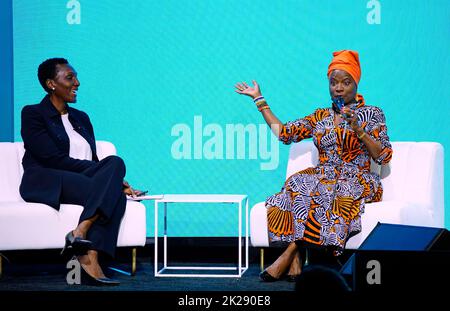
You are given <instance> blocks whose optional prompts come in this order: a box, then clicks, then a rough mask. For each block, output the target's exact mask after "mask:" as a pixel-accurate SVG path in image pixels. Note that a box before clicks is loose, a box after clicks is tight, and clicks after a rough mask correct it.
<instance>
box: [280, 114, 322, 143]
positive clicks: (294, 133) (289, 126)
mask: <svg viewBox="0 0 450 311" xmlns="http://www.w3.org/2000/svg"><path fill="white" fill-rule="evenodd" d="M324 112H325V109H317V110H316V111H314V112H313V113H312V114H310V115H308V116H306V117H304V118H301V119H297V120H295V121H289V122H286V123H285V124H284V125H283V127H282V128H281V133H280V138H279V139H280V141H282V142H283V143H284V144H286V145H289V144H290V143H292V142H294V143H297V142H299V141H301V140H303V139H306V138H310V137H312V132H313V129H314V128H315V126H316V124H317V120H320V116H321V114H323V113H324Z"/></svg>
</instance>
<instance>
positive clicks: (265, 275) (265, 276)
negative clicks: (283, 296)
mask: <svg viewBox="0 0 450 311" xmlns="http://www.w3.org/2000/svg"><path fill="white" fill-rule="evenodd" d="M259 278H260V279H261V280H262V281H264V282H276V281H279V280H280V279H277V278H274V277H273V276H271V275H270V274H269V272H267V271H266V270H264V271H263V272H261V273H260V274H259Z"/></svg>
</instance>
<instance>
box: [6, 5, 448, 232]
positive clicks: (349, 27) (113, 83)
mask: <svg viewBox="0 0 450 311" xmlns="http://www.w3.org/2000/svg"><path fill="white" fill-rule="evenodd" d="M377 3H378V5H379V14H378V17H379V20H378V23H369V22H368V19H369V20H374V16H373V14H374V11H373V10H374V9H376V5H377ZM77 12H78V13H79V14H76V13H77ZM375 19H376V18H375ZM13 23H14V24H13V26H14V27H13V29H14V82H15V83H14V99H15V100H14V138H15V140H16V141H20V140H21V136H20V111H21V109H22V107H23V106H24V105H27V104H33V103H38V102H39V101H40V100H41V98H42V97H43V96H44V95H45V94H44V91H43V90H42V88H41V86H40V84H39V82H38V79H37V67H38V65H39V64H40V63H41V62H42V61H43V60H45V59H47V58H50V57H64V58H67V59H68V60H69V62H70V63H71V64H72V65H73V66H74V68H75V69H76V70H77V72H78V77H79V80H80V82H81V86H80V88H79V92H78V102H77V103H76V104H73V107H76V108H78V109H80V110H83V111H85V112H87V113H88V114H89V116H90V118H91V121H92V123H93V125H94V129H95V134H96V138H97V140H107V141H111V142H113V143H114V144H115V146H116V147H117V150H118V155H120V156H121V157H122V158H123V159H124V160H125V163H126V164H127V177H126V179H127V180H128V181H129V182H130V184H131V185H132V186H133V187H135V188H138V189H145V190H149V191H150V192H151V193H155V194H156V193H220V194H247V195H248V196H249V202H250V207H251V206H252V205H254V204H256V203H257V202H260V201H264V200H265V198H266V197H267V196H269V195H271V194H273V193H275V192H278V191H279V190H280V189H281V187H282V185H283V182H284V179H285V172H286V164H287V159H288V152H289V147H288V146H284V145H281V144H280V145H271V143H270V140H269V137H270V136H269V132H268V131H267V132H266V133H264V132H262V131H261V132H258V134H259V135H261V137H264V135H266V138H267V142H268V145H267V146H266V147H267V148H268V150H270V149H271V148H272V149H274V148H279V163H278V165H277V166H276V167H274V168H273V169H266V170H264V169H262V168H261V164H262V163H264V162H268V160H264V159H263V158H262V157H261V155H264V153H263V152H260V151H258V153H257V156H256V158H255V156H254V154H253V156H252V155H251V153H250V151H249V150H250V149H251V148H254V149H253V150H259V149H258V148H260V147H261V144H260V141H259V140H255V139H251V138H252V136H251V134H249V133H247V134H246V136H245V137H246V139H245V141H243V142H242V141H241V142H240V143H239V142H237V139H235V141H232V142H231V143H230V146H234V147H235V152H234V153H233V152H231V151H229V152H231V154H230V155H231V156H230V157H228V158H227V157H226V150H224V148H223V146H224V144H225V143H224V144H222V145H221V146H222V150H220V149H221V148H220V145H219V144H213V143H212V141H210V145H207V144H206V142H207V141H208V140H209V139H212V138H213V137H216V138H217V139H218V137H219V136H220V135H219V134H220V131H222V140H223V142H226V141H227V139H228V140H229V139H231V138H230V137H226V126H227V124H228V125H230V124H231V125H236V124H241V125H242V126H247V125H249V124H253V125H254V126H255V127H256V128H257V129H259V125H260V124H263V125H264V124H265V123H264V120H263V119H262V117H261V115H260V113H259V112H258V111H257V109H256V108H255V106H254V104H253V103H252V101H251V100H250V98H248V97H244V96H241V95H238V94H237V93H235V92H234V84H235V83H236V82H239V81H247V82H251V80H252V79H255V80H257V81H258V82H259V84H260V86H261V89H262V91H263V95H264V96H265V97H266V99H267V101H268V103H269V104H270V106H271V108H272V110H273V111H274V113H275V114H276V115H277V116H278V118H279V119H280V120H282V122H285V121H288V120H294V119H297V118H299V117H303V116H305V115H307V114H310V113H311V112H312V111H313V110H314V109H315V108H317V107H327V106H329V105H330V99H329V97H330V96H329V92H328V80H327V77H326V72H327V66H328V64H329V62H330V60H331V58H332V52H333V51H337V50H341V49H353V50H356V51H358V52H359V55H360V61H361V67H362V77H361V82H360V84H359V87H358V92H359V93H361V94H363V95H364V97H365V100H366V103H367V104H368V105H375V106H379V107H381V108H382V109H383V110H384V112H385V115H386V118H387V126H388V134H389V136H390V139H391V141H435V142H439V143H441V144H442V145H443V146H444V148H445V150H446V151H447V152H448V150H449V147H450V135H449V131H448V120H449V117H450V109H449V108H450V102H449V98H450V88H449V85H450V81H449V72H450V62H449V55H450V41H449V34H450V33H449V31H450V2H449V1H445V0H442V1H439V0H436V1H422V0H420V1H418V0H408V1H407V0H404V1H362V0H358V1H357V0H354V1H350V0H348V1H331V0H330V1H300V0H297V1H289V0H285V1H267V0H264V1H257V2H256V1H242V0H239V1H235V0H215V1H207V0H204V1H190V0H189V1H176V0H164V1H133V0H127V1H125V0H115V1H84V0H80V1H73V0H72V1H61V0H46V1H29V0H14V1H13ZM194 120H197V123H196V125H195V124H194ZM198 120H201V126H199V122H198ZM208 125H209V126H208ZM180 129H189V130H190V131H191V133H190V140H191V147H192V148H191V150H190V152H187V151H186V149H184V150H183V152H185V153H186V154H190V157H191V159H177V158H175V157H174V154H173V148H174V143H175V142H176V141H177V139H178V138H179V137H177V136H176V134H177V133H178V134H179V133H180ZM198 129H200V130H199V131H197V132H195V130H198ZM177 131H178V132H177ZM258 131H259V130H258ZM194 132H195V133H197V134H195V133H194ZM174 133H175V135H174ZM199 133H201V134H202V135H200V136H199V135H198V134H199ZM195 135H197V136H196V137H197V138H195ZM217 135H219V136H217ZM199 137H200V140H201V141H199ZM216 138H214V139H216ZM184 139H186V140H185V141H186V142H187V141H188V140H187V137H185V138H184ZM214 141H215V142H217V141H216V140H214ZM239 144H240V146H241V149H242V146H245V148H244V152H243V153H242V150H241V151H240V152H241V154H239V155H238V152H237V151H236V150H237V149H238V148H239ZM255 144H256V145H255ZM194 145H195V146H194ZM199 146H200V147H199ZM204 148H209V150H210V151H211V152H213V154H215V155H220V154H221V152H222V154H223V159H220V158H217V157H216V158H213V159H210V158H208V157H207V156H205V154H204V153H203V149H204ZM217 148H219V149H217ZM449 164H450V163H449V160H448V156H447V155H446V157H445V167H449ZM449 178H450V175H449V173H448V170H447V171H446V172H445V179H446V180H449ZM449 195H450V193H449V190H448V187H445V199H446V201H447V202H448V200H449V198H450V197H449ZM146 205H147V207H148V208H147V224H148V228H147V229H148V230H147V235H148V236H153V230H154V229H153V217H154V215H153V213H154V212H153V207H152V206H153V205H152V204H149V203H146ZM180 207H181V208H182V210H180V209H179V208H180ZM228 209H229V207H228V206H221V205H220V204H218V205H196V206H195V205H179V206H178V205H177V207H175V208H174V209H172V210H171V211H170V213H171V214H170V221H171V223H170V228H171V229H170V232H169V234H170V235H171V236H214V235H218V236H236V235H237V232H236V229H235V225H234V224H236V223H237V210H236V209H235V210H232V209H231V210H230V211H229V210H228ZM449 226H450V214H449V213H446V227H447V228H448V227H449Z"/></svg>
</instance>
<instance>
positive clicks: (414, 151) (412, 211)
mask: <svg viewBox="0 0 450 311" xmlns="http://www.w3.org/2000/svg"><path fill="white" fill-rule="evenodd" d="M392 148H393V150H394V153H393V157H392V160H391V161H390V163H389V164H388V165H383V166H379V165H377V164H375V162H372V165H371V170H372V171H375V172H378V173H379V174H380V176H381V178H382V185H383V189H384V192H383V198H382V201H381V202H376V203H368V204H366V207H365V212H364V214H363V215H362V219H361V225H362V231H361V232H360V233H358V234H357V235H355V236H353V237H352V238H350V239H349V240H348V242H347V244H346V248H347V249H357V248H358V247H359V246H360V245H361V243H362V242H363V241H364V240H365V239H366V237H367V236H368V235H369V233H370V232H371V231H372V229H373V228H374V227H375V226H376V224H377V223H378V222H382V223H391V224H404V225H416V226H425V227H438V228H443V227H444V149H443V147H442V145H441V144H439V143H434V142H393V143H392ZM317 162H318V152H317V148H316V147H315V146H314V144H313V142H312V141H305V142H300V143H297V144H293V145H292V146H291V149H290V152H289V161H288V165H287V172H286V178H288V177H289V176H291V175H292V174H293V173H295V172H298V171H299V170H301V169H304V168H307V167H311V166H315V165H317ZM250 238H251V243H252V246H254V247H268V246H269V238H268V232H267V213H266V207H265V202H260V203H257V204H255V205H254V206H253V207H252V209H251V211H250ZM263 258H264V253H263V249H261V267H263V265H264V263H263Z"/></svg>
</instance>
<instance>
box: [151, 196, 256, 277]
mask: <svg viewBox="0 0 450 311" xmlns="http://www.w3.org/2000/svg"><path fill="white" fill-rule="evenodd" d="M160 203H164V248H163V249H164V264H163V268H162V269H159V266H158V205H159V204H160ZM168 203H230V204H233V205H235V204H238V218H239V220H238V265H237V266H232V267H217V266H194V267H188V266H169V264H168V258H167V206H168ZM244 205H245V242H244V244H245V265H243V264H242V207H243V206H244ZM247 269H248V198H247V196H246V195H238V194H165V195H164V197H163V198H162V199H158V200H155V277H222V278H223V277H241V276H242V275H243V274H244V272H245V271H247ZM174 270H175V271H182V270H185V271H192V270H194V271H195V270H211V271H220V270H222V271H224V270H227V271H236V273H234V274H228V273H227V274H218V273H212V274H204V273H202V274H199V273H197V274H195V273H184V274H183V273H173V272H172V271H174Z"/></svg>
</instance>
